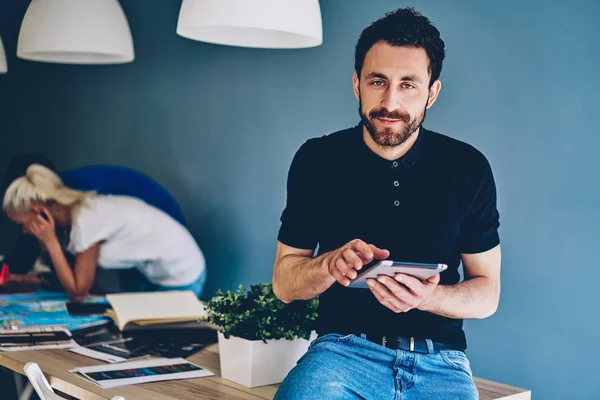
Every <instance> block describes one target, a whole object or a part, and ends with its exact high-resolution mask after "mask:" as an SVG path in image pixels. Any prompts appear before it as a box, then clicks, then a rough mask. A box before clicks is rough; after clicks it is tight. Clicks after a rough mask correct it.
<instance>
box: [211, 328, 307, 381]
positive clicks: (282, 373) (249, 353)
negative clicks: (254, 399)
mask: <svg viewBox="0 0 600 400" xmlns="http://www.w3.org/2000/svg"><path fill="white" fill-rule="evenodd" d="M314 336H316V334H315V332H313V333H312V335H311V340H312V339H314ZM309 343H310V341H308V340H306V339H294V340H285V339H279V340H267V343H265V342H263V341H262V340H246V339H241V338H239V337H235V336H231V337H230V338H229V339H225V337H224V336H223V335H222V334H221V332H219V357H220V360H221V376H222V377H223V378H225V379H228V380H230V381H233V382H236V383H239V384H240V385H244V386H247V387H256V386H264V385H272V384H276V383H281V382H282V381H283V379H284V378H285V377H286V376H287V374H288V373H289V372H290V371H291V370H292V368H294V367H295V366H296V363H297V362H298V360H299V359H300V357H302V356H303V355H304V353H306V351H307V350H308V345H309Z"/></svg>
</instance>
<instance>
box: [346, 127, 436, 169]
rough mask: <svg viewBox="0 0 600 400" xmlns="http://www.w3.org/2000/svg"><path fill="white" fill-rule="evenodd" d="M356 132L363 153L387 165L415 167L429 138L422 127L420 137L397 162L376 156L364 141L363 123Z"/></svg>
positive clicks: (356, 128)
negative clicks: (400, 164)
mask: <svg viewBox="0 0 600 400" xmlns="http://www.w3.org/2000/svg"><path fill="white" fill-rule="evenodd" d="M355 130H356V136H357V139H358V141H359V146H360V148H361V152H362V153H365V154H366V155H367V156H368V157H369V158H373V159H378V160H380V161H382V162H385V163H394V162H397V163H402V164H406V165H414V164H416V163H417V161H418V160H419V158H420V155H421V153H423V148H424V142H426V141H427V136H428V131H427V129H425V128H423V126H421V127H420V129H419V136H418V137H417V140H416V141H415V143H414V144H413V145H412V147H411V148H410V149H409V150H408V151H407V152H406V153H405V154H404V155H403V156H402V157H400V158H398V159H396V160H386V159H384V158H382V157H380V156H378V155H377V154H375V153H374V152H373V151H372V150H371V149H370V148H369V147H368V146H367V144H366V143H365V141H364V139H363V123H362V122H360V123H359V124H358V125H357V126H356V127H355Z"/></svg>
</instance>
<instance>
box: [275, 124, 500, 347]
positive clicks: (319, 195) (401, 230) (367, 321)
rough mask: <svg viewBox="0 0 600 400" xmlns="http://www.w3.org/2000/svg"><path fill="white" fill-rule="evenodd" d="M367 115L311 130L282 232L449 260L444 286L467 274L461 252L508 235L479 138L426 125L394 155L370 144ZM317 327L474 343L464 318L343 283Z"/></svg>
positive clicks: (306, 243)
mask: <svg viewBox="0 0 600 400" xmlns="http://www.w3.org/2000/svg"><path fill="white" fill-rule="evenodd" d="M362 129H363V128H362V124H359V125H358V126H356V127H354V128H351V129H346V130H343V131H339V132H336V133H333V134H331V135H328V136H323V137H321V138H316V139H310V140H308V141H307V142H306V143H304V144H303V145H302V147H301V148H300V149H299V150H298V152H297V153H296V155H295V157H294V160H293V162H292V166H291V168H290V171H289V176H288V187H287V190H288V196H287V206H286V208H285V210H284V211H283V214H282V217H281V222H282V225H281V228H280V231H279V237H278V239H279V241H281V242H282V243H284V244H286V245H288V246H291V247H295V248H300V249H315V248H317V246H318V254H323V253H326V252H329V251H332V250H335V249H338V248H340V247H341V246H343V245H344V244H346V243H347V242H349V241H351V240H353V239H362V240H364V241H365V242H367V243H371V244H374V245H375V246H377V247H379V248H383V249H387V250H389V251H390V253H391V254H390V259H391V260H395V261H411V262H423V263H436V264H437V263H444V264H448V270H446V271H445V272H443V273H442V274H441V281H440V284H441V285H453V284H456V283H458V282H459V279H460V278H459V273H458V267H459V264H460V257H461V253H481V252H484V251H487V250H490V249H492V248H494V247H495V246H497V245H498V244H499V237H498V231H497V230H498V226H499V222H498V211H497V208H496V187H495V184H494V178H493V175H492V170H491V168H490V165H489V163H488V161H487V160H486V158H485V156H483V154H481V153H480V152H479V151H477V150H476V149H475V148H474V147H472V146H470V145H468V144H466V143H463V142H460V141H458V140H455V139H452V138H450V137H447V136H444V135H441V134H439V133H435V132H432V131H429V130H426V129H423V128H421V129H420V133H419V136H418V139H417V140H416V142H415V144H414V145H413V146H412V148H411V149H410V150H409V151H408V152H407V153H406V154H405V155H404V156H403V157H401V158H400V159H398V160H394V161H389V160H386V159H383V158H381V157H379V156H378V155H376V154H375V153H373V152H372V151H371V150H370V149H369V148H368V147H367V145H366V144H365V142H364V139H363V133H362ZM318 311H319V317H318V321H317V332H318V333H320V334H323V333H326V332H339V333H342V332H369V331H377V332H385V333H387V334H396V335H402V336H413V337H417V338H430V339H433V340H434V341H439V342H444V343H449V344H453V345H455V346H457V347H459V348H466V340H465V335H464V332H463V329H462V320H457V319H450V318H445V317H442V316H438V315H435V314H432V313H427V312H423V311H419V310H411V311H409V312H406V313H399V314H396V313H394V312H393V311H391V310H389V309H388V308H386V307H384V306H383V305H381V304H380V303H379V302H378V301H377V299H376V298H375V297H374V296H373V294H372V293H371V291H370V290H367V289H350V288H346V287H344V286H342V285H340V284H339V283H337V282H336V283H334V284H333V285H332V286H331V287H330V288H329V289H328V290H326V291H325V292H324V293H322V294H321V296H320V297H319V310H318Z"/></svg>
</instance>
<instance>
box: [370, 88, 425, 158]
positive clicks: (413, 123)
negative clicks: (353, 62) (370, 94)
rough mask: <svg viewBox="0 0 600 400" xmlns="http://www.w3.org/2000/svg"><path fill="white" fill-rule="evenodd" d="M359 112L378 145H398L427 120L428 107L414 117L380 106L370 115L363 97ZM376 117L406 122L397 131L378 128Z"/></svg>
mask: <svg viewBox="0 0 600 400" xmlns="http://www.w3.org/2000/svg"><path fill="white" fill-rule="evenodd" d="M358 113H359V114H360V118H361V120H362V122H363V125H364V126H365V127H366V128H367V131H368V132H369V134H370V135H371V137H372V138H373V140H374V141H375V143H377V144H378V145H380V146H381V147H397V146H400V145H402V144H404V143H405V142H406V141H407V140H408V139H409V138H410V137H411V135H412V134H413V133H415V132H416V131H417V129H419V127H420V126H421V124H423V121H425V115H426V114H427V107H425V108H424V109H423V112H422V113H421V114H419V115H417V116H416V117H415V118H414V119H412V120H411V119H410V115H408V114H403V113H401V112H400V111H398V110H394V111H388V110H386V109H385V108H379V109H375V110H371V112H369V116H367V115H366V114H365V113H364V112H363V108H362V99H361V98H359V101H358ZM374 118H387V119H395V120H400V121H402V122H404V123H405V125H404V128H403V129H401V130H400V132H395V131H394V130H393V129H392V128H383V129H377V127H376V126H375V124H374V122H373V119H374Z"/></svg>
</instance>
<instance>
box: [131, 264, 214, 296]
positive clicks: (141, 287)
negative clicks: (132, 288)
mask: <svg viewBox="0 0 600 400" xmlns="http://www.w3.org/2000/svg"><path fill="white" fill-rule="evenodd" d="M205 284H206V269H204V271H202V275H200V277H199V278H198V279H196V280H195V281H194V282H192V283H190V284H189V285H184V286H161V285H157V284H155V283H152V282H150V281H149V280H148V279H147V278H146V277H145V276H143V275H142V276H141V277H140V280H139V282H138V284H137V288H136V291H138V292H167V291H169V290H191V291H192V292H194V293H195V294H196V296H198V297H200V295H201V294H202V291H203V290H204V285H205Z"/></svg>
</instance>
